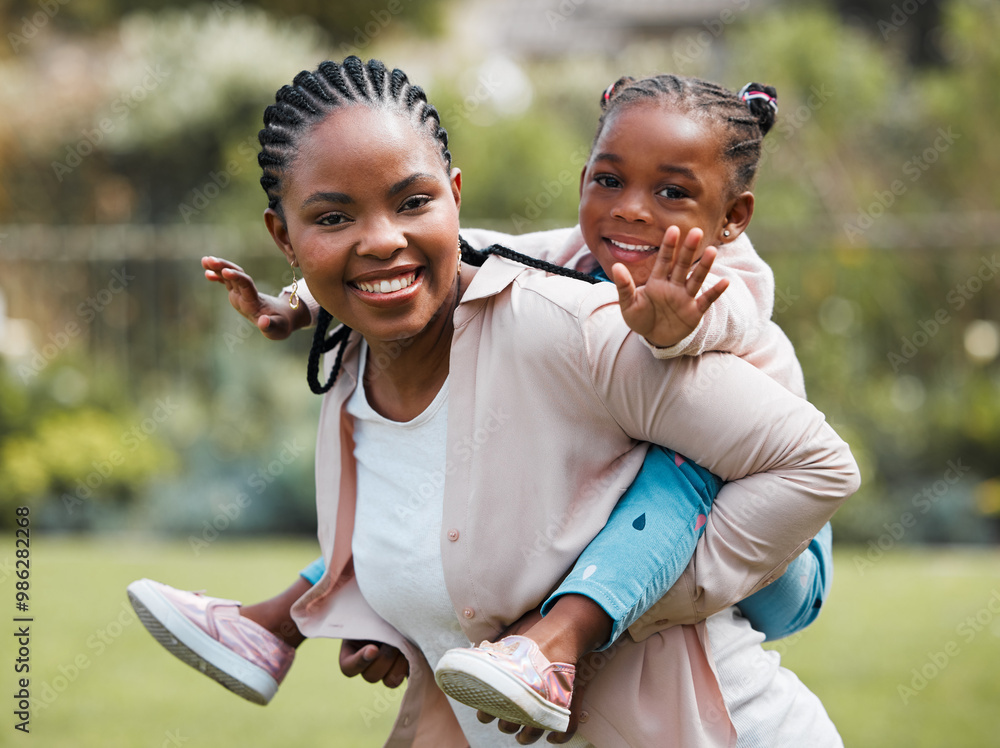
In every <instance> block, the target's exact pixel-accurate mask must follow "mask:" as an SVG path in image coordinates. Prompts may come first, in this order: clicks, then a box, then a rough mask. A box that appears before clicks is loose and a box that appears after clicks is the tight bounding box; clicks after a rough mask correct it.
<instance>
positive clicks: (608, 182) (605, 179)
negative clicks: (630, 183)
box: [594, 174, 622, 190]
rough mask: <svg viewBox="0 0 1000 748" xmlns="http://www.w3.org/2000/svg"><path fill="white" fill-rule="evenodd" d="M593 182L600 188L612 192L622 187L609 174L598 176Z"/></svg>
mask: <svg viewBox="0 0 1000 748" xmlns="http://www.w3.org/2000/svg"><path fill="white" fill-rule="evenodd" d="M594 181H595V182H597V183H598V184H599V185H601V187H607V188H608V189H612V190H614V189H617V188H619V187H621V186H622V183H621V182H620V181H619V180H618V178H617V177H613V176H611V175H610V174H598V175H597V176H596V177H594Z"/></svg>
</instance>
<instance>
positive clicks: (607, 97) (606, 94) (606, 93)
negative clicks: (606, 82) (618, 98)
mask: <svg viewBox="0 0 1000 748" xmlns="http://www.w3.org/2000/svg"><path fill="white" fill-rule="evenodd" d="M617 85H618V81H615V82H614V83H612V84H611V85H610V86H608V87H607V88H605V89H604V101H605V102H608V101H611V97H612V96H613V95H614V93H615V86H617Z"/></svg>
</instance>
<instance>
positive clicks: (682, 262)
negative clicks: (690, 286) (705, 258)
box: [669, 228, 704, 285]
mask: <svg viewBox="0 0 1000 748" xmlns="http://www.w3.org/2000/svg"><path fill="white" fill-rule="evenodd" d="M702 236H704V234H703V232H702V230H701V229H697V228H695V229H691V230H690V231H689V232H688V233H687V236H686V237H684V241H683V242H682V243H681V247H680V250H679V251H678V252H676V253H674V262H673V263H672V266H671V269H670V276H669V278H670V280H671V281H672V282H673V283H679V284H681V285H684V284H686V283H687V277H688V273H689V272H690V271H691V265H692V264H693V263H694V255H695V252H697V251H698V245H699V244H700V243H701V238H702Z"/></svg>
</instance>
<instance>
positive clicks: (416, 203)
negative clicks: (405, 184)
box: [399, 195, 431, 210]
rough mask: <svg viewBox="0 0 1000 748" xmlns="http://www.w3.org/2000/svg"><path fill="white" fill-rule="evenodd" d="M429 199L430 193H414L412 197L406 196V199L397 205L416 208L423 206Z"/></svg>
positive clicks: (407, 208)
mask: <svg viewBox="0 0 1000 748" xmlns="http://www.w3.org/2000/svg"><path fill="white" fill-rule="evenodd" d="M430 201H431V197H430V195H414V196H413V197H408V198H406V200H404V201H403V204H402V205H400V206H399V209H400V210H416V209H417V208H422V207H424V206H425V205H427V203H429V202H430Z"/></svg>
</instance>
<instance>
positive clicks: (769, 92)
mask: <svg viewBox="0 0 1000 748" xmlns="http://www.w3.org/2000/svg"><path fill="white" fill-rule="evenodd" d="M737 96H739V97H740V100H741V101H743V102H744V103H745V104H746V105H747V108H748V109H749V110H750V113H751V114H752V115H753V116H754V118H755V119H756V120H757V125H758V126H759V127H760V134H761V135H767V133H768V131H769V130H770V129H771V127H772V126H773V125H774V118H775V116H777V114H778V92H777V91H776V90H775V89H774V87H772V86H765V85H764V84H763V83H747V84H746V85H745V86H743V88H741V89H740V92H739V93H738V94H737Z"/></svg>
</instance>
